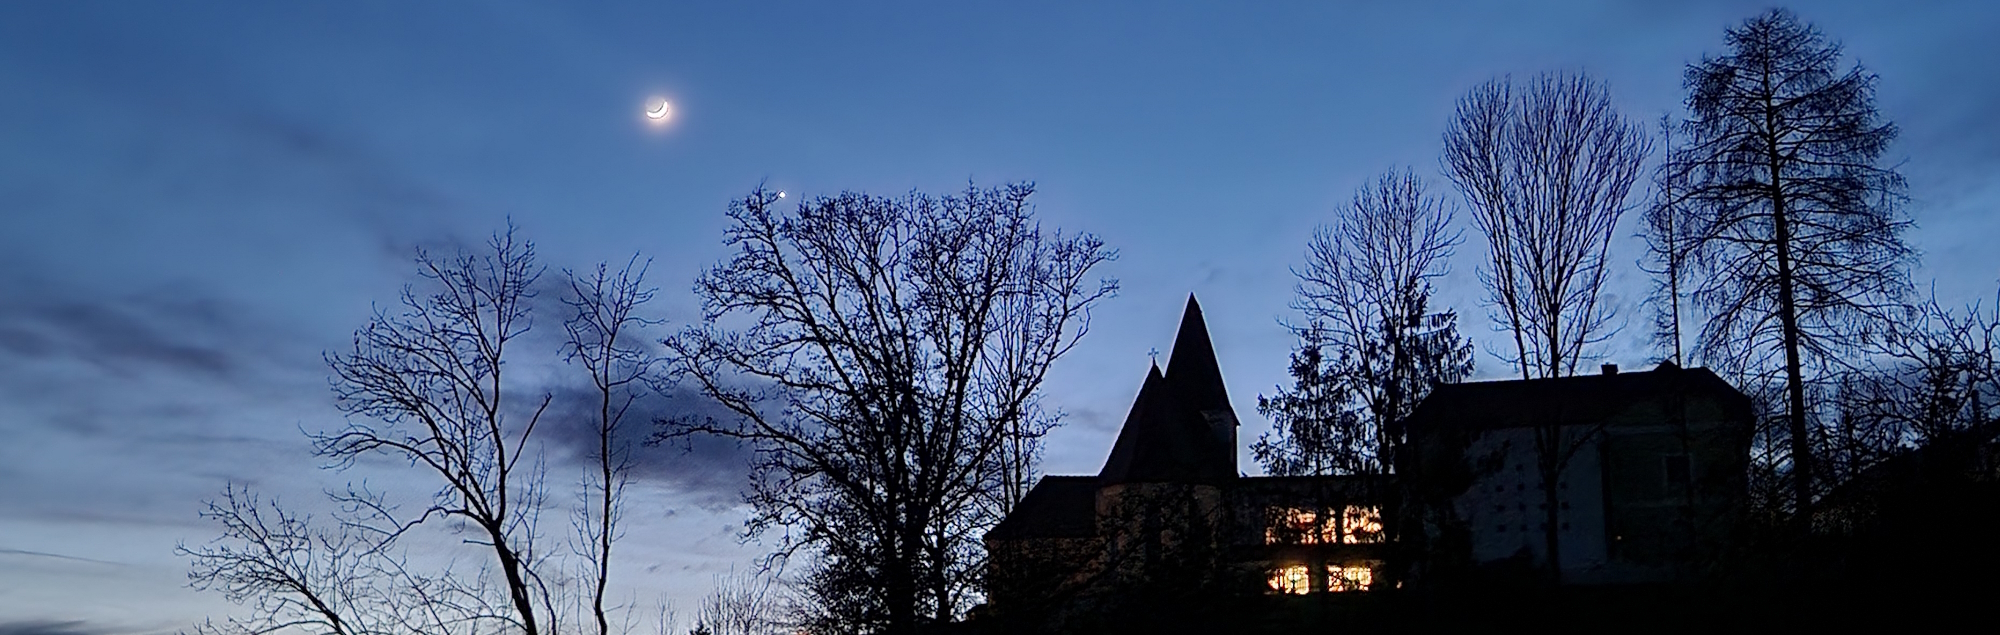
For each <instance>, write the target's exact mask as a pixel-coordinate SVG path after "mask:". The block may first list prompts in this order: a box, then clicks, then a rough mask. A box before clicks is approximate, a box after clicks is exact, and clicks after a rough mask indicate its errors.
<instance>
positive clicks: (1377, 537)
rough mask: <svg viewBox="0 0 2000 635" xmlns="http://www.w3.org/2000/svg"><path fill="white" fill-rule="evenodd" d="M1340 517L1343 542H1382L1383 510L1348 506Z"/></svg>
mask: <svg viewBox="0 0 2000 635" xmlns="http://www.w3.org/2000/svg"><path fill="white" fill-rule="evenodd" d="M1340 516H1341V520H1340V524H1341V526H1342V527H1341V529H1342V531H1341V542H1344V543H1347V544H1355V543H1362V542H1382V508H1380V507H1362V506H1360V505H1348V506H1347V510H1346V511H1345V512H1343V513H1342V514H1341V515H1340Z"/></svg>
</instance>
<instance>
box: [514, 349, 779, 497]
mask: <svg viewBox="0 0 2000 635" xmlns="http://www.w3.org/2000/svg"><path fill="white" fill-rule="evenodd" d="M578 372H581V370H579V371H578ZM550 392H551V394H552V395H553V396H554V399H553V401H552V402H551V403H550V406H549V412H548V413H547V414H546V415H544V416H546V417H549V420H548V422H547V424H551V425H550V427H549V428H548V436H546V437H544V438H545V439H548V440H549V441H550V442H552V443H553V444H554V445H555V446H556V448H557V452H558V454H559V455H560V456H562V457H564V458H565V459H566V460H568V461H571V462H575V463H581V462H584V461H586V460H588V457H590V456H591V454H592V452H594V451H595V448H596V447H597V431H596V428H595V426H596V421H597V416H598V405H599V403H600V402H599V397H598V393H597V392H595V391H594V390H593V389H590V388H588V387H587V386H579V387H562V388H558V389H555V390H551V391H550ZM728 416H734V415H733V413H729V412H727V411H726V410H725V409H723V408H722V406H721V405H719V404H716V403H715V402H713V401H710V400H708V399H707V398H705V397H702V396H701V395H700V394H697V393H695V392H692V391H688V390H680V389H670V390H669V391H668V392H666V393H655V392H652V391H646V394H644V395H642V396H641V398H640V399H639V400H637V401H635V402H633V404H632V408H631V409H630V410H629V411H627V412H626V414H625V419H624V423H623V424H622V425H621V426H620V430H619V433H620V438H619V439H616V441H617V442H618V443H621V444H624V445H625V446H626V447H629V448H631V449H632V460H633V470H632V476H633V478H635V479H639V480H646V481H653V482H657V483H660V484H662V485H665V486H667V487H669V488H672V489H673V490H675V491H677V492H679V493H680V494H682V495H683V496H685V497H686V499H685V500H687V501H688V502H689V503H692V504H694V505H697V506H699V507H702V508H704V509H711V510H713V509H721V508H726V507H729V506H732V505H735V504H737V503H739V502H742V496H743V492H744V490H745V488H746V486H747V485H748V484H749V474H750V460H751V458H752V457H751V450H750V448H749V447H748V446H746V445H744V444H742V443H739V442H737V441H734V440H730V439H722V438H716V437H708V436H700V437H689V438H681V439H673V440H669V441H666V442H663V443H658V444H652V445H648V444H647V440H648V439H649V438H651V437H652V436H653V435H654V433H655V432H656V431H658V430H661V429H662V428H661V425H662V422H670V421H676V420H682V419H684V418H688V417H717V418H721V417H728Z"/></svg>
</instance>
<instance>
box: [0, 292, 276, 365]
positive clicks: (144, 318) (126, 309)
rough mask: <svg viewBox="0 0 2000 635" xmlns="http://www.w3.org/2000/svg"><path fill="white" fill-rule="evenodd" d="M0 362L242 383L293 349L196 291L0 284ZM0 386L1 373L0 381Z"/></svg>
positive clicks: (242, 312) (238, 311) (240, 311)
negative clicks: (102, 291)
mask: <svg viewBox="0 0 2000 635" xmlns="http://www.w3.org/2000/svg"><path fill="white" fill-rule="evenodd" d="M0 295H5V296H7V297H8V298H9V300H10V301H9V302H8V303H6V304H4V305H0V360H4V359H7V358H12V360H11V363H8V364H6V366H7V367H9V368H15V369H21V368H23V367H24V366H25V364H24V362H48V361H65V360H67V361H77V362H82V363H85V364H88V365H90V366H93V367H96V368H97V369H98V370H100V371H101V372H103V373H106V374H109V375H113V376H117V377H124V378H130V377H134V376H138V375H145V374H166V375H177V376H191V377H198V378H205V379H209V380H238V379H244V378H245V377H246V375H247V373H246V371H248V370H250V369H251V367H254V366H261V365H265V364H269V363H272V362H275V361H277V360H279V359H281V358H280V357H278V356H279V355H282V354H284V353H287V352H292V351H291V349H294V348H297V344H296V343H294V342H287V341H284V340H286V339H287V338H285V337H284V336H283V335H281V334H280V332H279V330H278V329H275V328H270V327H265V326H262V325H259V324H257V323H256V320H255V319H254V318H253V317H251V316H250V315H249V314H248V308H247V307H243V306H238V305H236V304H234V303H232V302H230V301H228V300H224V299H221V298H220V297H217V296H214V295H211V294H208V293H205V292H203V291H202V290H199V289H192V288H181V289H171V290H160V291H154V292H150V293H146V294H136V295H121V296H107V297H89V296H86V295H84V294H81V293H78V292H76V291H75V290H70V289H65V288H60V287H56V286H54V285H49V284H43V283H36V282H25V281H15V282H13V283H11V284H9V283H6V282H4V281H0ZM4 381H5V376H4V374H0V382H4Z"/></svg>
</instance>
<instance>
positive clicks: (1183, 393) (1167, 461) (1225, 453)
mask: <svg viewBox="0 0 2000 635" xmlns="http://www.w3.org/2000/svg"><path fill="white" fill-rule="evenodd" d="M1235 476H1236V413H1235V410H1234V409H1232V408H1230V407H1229V392H1228V390H1227V389H1226V388H1224V387H1223V384H1222V369H1221V367H1220V366H1219V365H1218V364H1217V363H1216V360H1215V348H1214V346H1213V345H1212V344H1211V343H1210V342H1209V339H1208V325H1207V324H1206V323H1205V322H1204V321H1203V320H1202V315H1201V305H1200V304H1199V303H1197V302H1195V299H1194V296H1193V295H1189V296H1188V303H1187V310H1186V311H1185V312H1183V313H1182V315H1181V326H1180V332H1179V334H1177V335H1176V336H1175V338H1174V349H1173V353H1172V354H1171V356H1170V357H1169V358H1168V360H1167V371H1166V373H1165V374H1164V375H1162V374H1161V373H1160V369H1159V367H1158V366H1154V367H1152V369H1151V370H1150V371H1149V372H1148V373H1147V375H1146V381H1145V382H1144V383H1143V384H1141V386H1140V388H1139V396H1138V398H1136V399H1134V400H1133V402H1132V410H1131V412H1130V413H1129V414H1127V415H1126V417H1125V426H1124V428H1123V429H1121V430H1119V431H1118V442H1117V444H1115V445H1113V446H1112V447H1111V457H1110V458H1109V459H1106V460H1105V462H1104V471H1102V472H1100V473H1099V474H1098V477H1099V478H1101V479H1103V480H1104V482H1106V483H1133V482H1147V483H1173V482H1186V483H1204V482H1216V481H1220V480H1227V479H1230V478H1234V477H1235Z"/></svg>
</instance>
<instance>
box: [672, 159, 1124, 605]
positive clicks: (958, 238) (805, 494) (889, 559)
mask: <svg viewBox="0 0 2000 635" xmlns="http://www.w3.org/2000/svg"><path fill="white" fill-rule="evenodd" d="M1032 192H1033V187H1032V186H1030V185H1026V184H1017V185H1009V186H1006V187H1001V188H993V189H979V188H973V187H968V188H967V189H966V190H965V191H964V192H963V193H962V194H959V195H956V196H949V197H944V198H936V197H931V196H927V195H923V194H911V195H908V196H905V197H903V198H898V199H886V198H877V197H871V196H866V195H862V194H852V193H848V194H842V195H840V196H837V197H832V198H819V199H817V200H814V201H810V202H802V203H801V204H800V205H799V207H798V208H797V211H796V212H794V213H792V214H784V213H781V212H779V211H778V210H777V209H775V206H776V205H777V203H778V202H779V195H778V194H776V193H773V192H770V191H768V190H764V189H762V188H759V189H758V190H756V191H753V192H751V194H750V195H749V196H747V197H745V198H744V199H742V200H740V201H738V202H736V203H734V204H732V205H731V206H730V211H729V217H730V219H731V220H732V221H733V225H732V226H731V227H730V228H729V230H728V233H727V242H728V244H729V245H730V246H732V247H733V248H735V250H736V253H735V255H734V256H732V257H731V258H730V259H729V260H727V261H725V262H723V263H721V264H719V265H717V266H716V267H714V268H712V269H709V270H708V271H706V272H704V273H703V274H702V275H701V276H700V278H699V279H698V280H697V282H696V285H695V291H696V293H697V294H698V295H699V296H700V297H701V298H702V301H703V307H704V314H705V318H706V319H707V321H708V322H709V325H708V326H704V327H695V328H689V329H687V330H685V331H683V332H681V333H680V334H679V335H676V336H674V337H672V338H669V339H668V340H666V345H667V348H668V351H669V352H670V353H671V354H672V355H673V356H674V357H675V358H676V365H677V367H678V368H679V369H681V370H683V371H685V372H686V373H687V376H688V377H691V378H693V379H694V380H695V382H696V383H697V384H698V385H699V386H700V387H701V390H702V391H703V393H704V394H706V395H707V396H708V397H709V398H712V399H714V400H716V401H717V402H719V403H721V404H722V405H724V406H726V407H727V408H728V409H729V410H731V411H733V413H734V414H735V415H736V416H735V417H734V418H732V419H731V420H726V421H717V420H701V421H686V422H682V423H683V424H685V426H684V427H682V428H680V429H679V430H678V432H680V433H709V434H719V435H724V436H728V437H733V438H738V439H745V440H749V441H751V442H752V443H753V445H754V447H755V448H756V452H757V454H756V457H757V458H756V461H755V473H754V478H753V479H752V481H753V482H752V488H751V492H750V493H749V495H748V498H749V502H750V503H751V504H752V506H753V508H754V509H755V514H754V516H753V519H752V522H751V523H750V530H751V531H753V532H754V531H761V530H763V529H767V528H783V529H785V530H786V531H785V532H784V534H783V543H782V544H781V546H780V553H791V552H794V551H796V550H798V549H801V548H806V549H809V550H810V551H812V552H813V553H814V554H815V555H816V556H817V557H818V558H822V559H826V560H827V561H830V562H833V563H836V564H840V565H841V566H843V567H847V568H846V569H845V571H847V572H850V573H852V572H863V573H865V575H863V576H861V577H859V578H856V577H855V576H851V575H844V576H838V577H836V578H834V580H836V581H841V582H843V583H846V584H849V585H850V586H848V587H847V588H845V589H834V588H822V589H820V590H821V591H825V592H829V593H845V594H849V596H850V597H851V598H852V599H853V602H854V603H856V604H859V605H862V606H865V607H868V608H867V610H866V611H865V612H864V615H865V621H864V622H862V623H858V624H854V625H851V627H850V628H851V629H852V630H858V631H877V630H880V631H887V632H892V633H907V632H910V631H911V630H912V629H914V628H916V627H917V625H919V624H921V623H926V622H942V621H948V620H951V619H953V618H954V617H955V616H956V615H957V614H958V612H959V611H961V610H962V609H963V608H964V607H965V606H966V604H967V602H968V600H969V597H968V595H969V594H970V593H973V592H975V591H974V589H975V588H976V582H977V580H976V577H977V575H978V572H979V566H980V559H981V556H980V553H981V552H980V549H979V545H978V543H977V536H979V535H980V533H982V531H983V530H984V529H986V528H989V527H991V526H992V525H993V524H994V523H995V522H997V521H998V519H999V518H1000V516H1001V515H1002V514H1004V512H1005V511H1006V510H1007V509H1008V508H1009V507H1011V505H1012V504H1013V503H1014V501H1017V500H1019V497H1020V496H1021V495H1022V494H1024V493H1025V491H1026V485H1027V484H1028V483H1029V482H1030V480H1031V477H1032V474H1033V472H1032V470H1033V458H1034V454H1033V449H1034V448H1036V447H1038V446H1039V439H1040V438H1041V436H1042V434H1043V433H1045V432H1046V431H1047V430H1048V429H1049V428H1050V427H1052V426H1053V425H1054V424H1055V419H1054V418H1053V417H1052V416H1049V415H1048V414H1046V413H1045V412H1044V411H1042V409H1041V407H1040V404H1039V402H1038V401H1037V399H1036V395H1037V394H1038V389H1039V387H1040V386H1041V383H1042V380H1043V378H1044V377H1045V376H1046V374H1047V372H1048V368H1049V365H1050V364H1051V363H1052V362H1054V361H1055V360H1056V359H1057V358H1059V357H1061V356H1062V355H1063V354H1064V353H1067V352H1068V351H1069V350H1070V349H1071V348H1072V347H1074V346H1075V344H1076V342H1077V341H1078V339H1079V338H1081V337H1082V336H1083V334H1084V332H1085V331H1086V330H1087V327H1088V324H1089V315H1090V314H1089V311H1090V308H1091V307H1092V306H1093V305H1094V304H1095V303H1096V302H1097V301H1098V300H1100V299H1102V298H1104V297H1105V296H1107V295H1110V294H1111V293H1112V292H1114V291H1115V290H1116V288H1117V285H1116V283H1115V282H1113V281H1109V280H1104V281H1098V282H1096V283H1094V284H1093V283H1092V282H1091V280H1090V279H1089V277H1090V272H1091V270H1092V269H1094V268H1095V267H1096V266H1097V265H1099V264H1102V263H1103V262H1105V261H1106V260H1109V259H1111V258H1112V257H1114V254H1113V253H1112V252H1110V251H1108V250H1106V249H1104V247H1103V244H1102V243H1101V242H1100V241H1099V240H1098V239H1097V238H1096V237H1094V236H1090V235H1087V234H1083V235H1064V234H1061V233H1059V232H1057V233H1048V232H1044V231H1043V230H1042V229H1041V227H1040V226H1039V225H1038V224H1037V223H1036V222H1035V221H1034V219H1033V216H1032V214H1031V211H1030V208H1029V205H1028V197H1029V195H1030V194H1031V193H1032ZM721 324H736V325H741V326H740V330H726V329H724V328H722V327H721V326H719V325H721Z"/></svg>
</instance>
